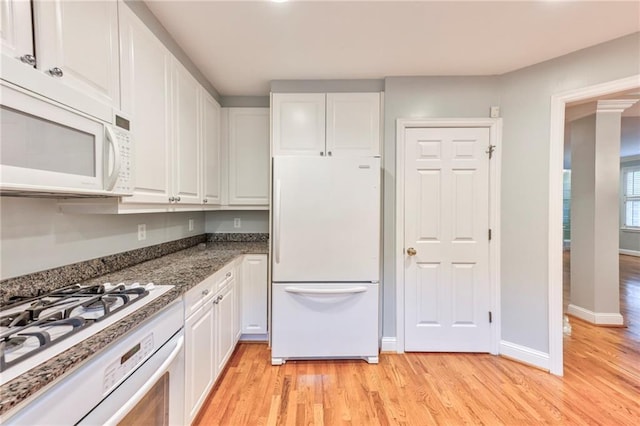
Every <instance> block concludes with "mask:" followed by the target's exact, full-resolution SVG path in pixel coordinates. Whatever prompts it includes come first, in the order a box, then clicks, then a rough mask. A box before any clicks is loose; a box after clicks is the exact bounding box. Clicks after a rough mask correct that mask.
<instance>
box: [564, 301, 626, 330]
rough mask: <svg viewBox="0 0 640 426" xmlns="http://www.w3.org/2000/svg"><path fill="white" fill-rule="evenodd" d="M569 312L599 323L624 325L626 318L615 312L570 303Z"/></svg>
mask: <svg viewBox="0 0 640 426" xmlns="http://www.w3.org/2000/svg"><path fill="white" fill-rule="evenodd" d="M567 313H568V314H571V315H573V316H574V317H577V318H580V319H581V320H584V321H587V322H590V323H591V324H597V325H623V324H624V318H622V315H620V314H619V313H615V312H611V313H609V312H593V311H590V310H588V309H585V308H581V307H580V306H576V305H573V304H569V306H568V307H567Z"/></svg>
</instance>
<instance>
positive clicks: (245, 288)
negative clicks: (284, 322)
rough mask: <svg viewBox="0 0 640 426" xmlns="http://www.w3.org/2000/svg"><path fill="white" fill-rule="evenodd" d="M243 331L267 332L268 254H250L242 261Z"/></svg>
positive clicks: (244, 332) (247, 332)
mask: <svg viewBox="0 0 640 426" xmlns="http://www.w3.org/2000/svg"><path fill="white" fill-rule="evenodd" d="M240 276H241V278H242V333H243V334H266V333H267V289H268V285H267V255H266V254H249V255H246V256H245V257H244V260H243V261H242V273H241V275H240Z"/></svg>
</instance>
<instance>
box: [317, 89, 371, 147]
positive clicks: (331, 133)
mask: <svg viewBox="0 0 640 426" xmlns="http://www.w3.org/2000/svg"><path fill="white" fill-rule="evenodd" d="M327 155H333V156H375V155H380V94H379V93H328V94H327Z"/></svg>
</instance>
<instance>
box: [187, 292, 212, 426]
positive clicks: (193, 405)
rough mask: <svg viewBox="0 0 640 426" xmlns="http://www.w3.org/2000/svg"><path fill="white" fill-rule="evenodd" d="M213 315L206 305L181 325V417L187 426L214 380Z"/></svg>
mask: <svg viewBox="0 0 640 426" xmlns="http://www.w3.org/2000/svg"><path fill="white" fill-rule="evenodd" d="M215 326H216V324H215V315H214V309H213V303H211V302H210V301H209V303H207V304H206V305H204V306H202V307H201V308H200V309H198V310H197V311H196V312H195V313H194V314H193V315H191V316H190V317H189V318H187V320H186V321H185V324H184V328H185V332H184V334H185V342H186V345H185V354H186V357H185V359H186V361H185V381H186V384H187V386H185V414H186V416H187V420H188V421H189V422H191V421H192V420H193V419H194V418H195V416H196V414H198V410H199V409H200V407H201V406H202V404H203V403H204V400H205V399H206V398H207V394H208V392H209V389H211V387H212V386H213V382H214V380H215V377H216V367H217V366H216V365H215V363H214V357H213V354H214V351H215V334H214V333H215Z"/></svg>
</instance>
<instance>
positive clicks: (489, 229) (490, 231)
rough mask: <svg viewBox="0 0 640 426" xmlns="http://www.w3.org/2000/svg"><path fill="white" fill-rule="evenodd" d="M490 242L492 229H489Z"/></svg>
mask: <svg viewBox="0 0 640 426" xmlns="http://www.w3.org/2000/svg"><path fill="white" fill-rule="evenodd" d="M489 241H491V228H489Z"/></svg>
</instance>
